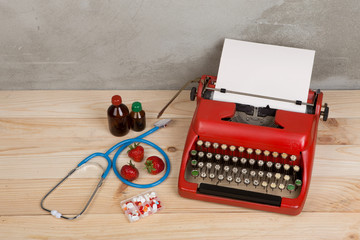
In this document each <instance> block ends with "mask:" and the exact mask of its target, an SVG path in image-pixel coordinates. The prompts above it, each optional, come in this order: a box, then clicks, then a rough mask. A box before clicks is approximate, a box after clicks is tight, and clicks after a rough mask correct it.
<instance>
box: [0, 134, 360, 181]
mask: <svg viewBox="0 0 360 240" xmlns="http://www.w3.org/2000/svg"><path fill="white" fill-rule="evenodd" d="M161 131H165V129H164V130H161ZM156 136H157V135H156V134H154V139H151V140H153V142H154V143H156V144H158V145H159V146H160V147H161V148H162V149H164V150H165V151H166V153H167V154H168V156H169V158H170V161H171V164H172V169H173V170H172V171H174V172H175V171H178V169H179V167H180V163H181V157H182V150H183V147H184V142H182V141H179V140H176V139H173V138H165V137H163V136H166V135H161V137H162V139H163V141H161V140H160V139H158V138H157V137H156ZM159 136H160V135H159ZM183 139H184V138H183ZM111 141H113V140H110V142H109V143H107V142H106V140H102V139H98V140H96V141H95V140H94V141H88V142H86V141H84V140H70V139H62V140H59V141H51V142H48V141H46V140H37V141H32V140H20V139H19V140H13V139H10V140H9V141H8V146H7V147H5V148H4V147H1V148H0V149H1V150H0V151H1V157H0V179H19V178H22V179H34V178H61V177H63V176H64V175H65V174H66V173H67V172H68V171H70V169H72V168H74V167H75V166H76V165H77V164H78V163H79V162H80V161H81V160H83V159H84V158H85V157H87V156H89V155H90V154H92V153H94V152H105V151H106V150H107V149H108V148H109V146H112V145H114V144H115V143H116V142H115V141H114V142H111ZM11 146H13V147H11ZM145 147H146V146H145ZM146 152H148V155H147V156H150V155H152V154H154V155H158V153H157V152H156V151H155V150H153V149H150V148H148V147H146ZM359 152H360V145H318V146H317V147H316V153H315V160H314V167H313V175H314V176H328V177H337V176H338V177H340V176H344V177H354V176H359V169H360V161H359ZM94 160H96V162H99V163H100V164H102V165H104V167H105V165H106V164H105V161H104V160H103V159H101V158H97V159H94ZM127 161H128V157H127V156H126V154H125V153H123V154H122V155H120V157H119V159H118V164H121V163H126V162H127ZM118 166H119V165H118ZM109 177H113V175H112V174H110V175H109Z"/></svg>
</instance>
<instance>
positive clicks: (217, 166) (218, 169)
mask: <svg viewBox="0 0 360 240" xmlns="http://www.w3.org/2000/svg"><path fill="white" fill-rule="evenodd" d="M214 169H215V173H218V172H219V171H220V169H221V166H220V165H219V164H216V165H215V167H214Z"/></svg>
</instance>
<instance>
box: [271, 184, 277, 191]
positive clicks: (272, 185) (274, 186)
mask: <svg viewBox="0 0 360 240" xmlns="http://www.w3.org/2000/svg"><path fill="white" fill-rule="evenodd" d="M270 188H271V189H272V190H274V189H275V188H276V183H274V182H272V183H271V184H270Z"/></svg>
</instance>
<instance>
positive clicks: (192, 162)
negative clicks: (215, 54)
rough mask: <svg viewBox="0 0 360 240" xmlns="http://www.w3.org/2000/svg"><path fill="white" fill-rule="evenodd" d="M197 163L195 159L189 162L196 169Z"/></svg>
mask: <svg viewBox="0 0 360 240" xmlns="http://www.w3.org/2000/svg"><path fill="white" fill-rule="evenodd" d="M197 162H198V161H197V160H196V159H193V160H191V166H193V167H196V165H197Z"/></svg>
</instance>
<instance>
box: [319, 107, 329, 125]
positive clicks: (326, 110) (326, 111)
mask: <svg viewBox="0 0 360 240" xmlns="http://www.w3.org/2000/svg"><path fill="white" fill-rule="evenodd" d="M323 108H324V111H321V112H320V115H322V116H323V118H322V120H323V121H327V119H328V117H329V107H328V105H327V103H325V105H324V106H323Z"/></svg>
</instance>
